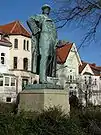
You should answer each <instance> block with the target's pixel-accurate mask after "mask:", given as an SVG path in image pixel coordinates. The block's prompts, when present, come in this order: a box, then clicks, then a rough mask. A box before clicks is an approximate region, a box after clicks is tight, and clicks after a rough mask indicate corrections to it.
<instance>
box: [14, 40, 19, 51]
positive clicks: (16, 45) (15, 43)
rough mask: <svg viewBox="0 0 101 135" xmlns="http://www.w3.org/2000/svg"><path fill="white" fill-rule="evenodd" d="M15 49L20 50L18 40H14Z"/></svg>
mask: <svg viewBox="0 0 101 135" xmlns="http://www.w3.org/2000/svg"><path fill="white" fill-rule="evenodd" d="M14 48H15V49H18V39H15V40H14Z"/></svg>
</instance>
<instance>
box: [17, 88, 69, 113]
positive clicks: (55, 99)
mask: <svg viewBox="0 0 101 135" xmlns="http://www.w3.org/2000/svg"><path fill="white" fill-rule="evenodd" d="M54 106H60V107H61V108H62V110H63V111H64V112H65V113H69V111H70V106H69V97H68V93H67V91H65V90H63V89H62V90H60V89H59V90H58V89H40V90H38V89H34V90H24V91H22V92H20V94H19V106H18V108H19V111H22V110H23V111H25V112H28V111H31V112H36V111H37V112H41V111H42V110H44V109H47V108H49V107H54Z"/></svg>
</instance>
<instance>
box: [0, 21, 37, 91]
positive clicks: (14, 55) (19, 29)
mask: <svg viewBox="0 0 101 135" xmlns="http://www.w3.org/2000/svg"><path fill="white" fill-rule="evenodd" d="M0 30H2V31H3V32H5V33H7V35H8V37H7V36H6V37H5V38H6V39H8V40H9V41H10V42H11V43H12V47H11V48H10V50H9V51H10V61H9V63H10V67H9V71H10V72H11V73H12V74H14V75H15V76H16V77H17V78H18V88H17V91H18V92H20V91H22V88H23V86H24V85H26V84H28V83H33V81H34V79H35V74H34V73H32V72H31V71H32V70H31V66H32V65H31V64H32V62H31V61H32V51H31V50H32V46H31V35H30V33H29V32H28V31H27V30H26V29H25V28H24V26H23V25H22V24H21V23H20V22H19V21H15V22H12V23H9V24H6V25H2V26H0Z"/></svg>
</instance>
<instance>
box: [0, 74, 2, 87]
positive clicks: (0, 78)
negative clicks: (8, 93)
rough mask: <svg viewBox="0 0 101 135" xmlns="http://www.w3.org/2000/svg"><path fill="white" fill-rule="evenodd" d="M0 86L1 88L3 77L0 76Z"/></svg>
mask: <svg viewBox="0 0 101 135" xmlns="http://www.w3.org/2000/svg"><path fill="white" fill-rule="evenodd" d="M0 86H3V76H0Z"/></svg>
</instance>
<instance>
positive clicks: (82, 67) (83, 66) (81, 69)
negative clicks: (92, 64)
mask: <svg viewBox="0 0 101 135" xmlns="http://www.w3.org/2000/svg"><path fill="white" fill-rule="evenodd" d="M86 65H87V63H85V62H83V61H82V65H80V66H79V73H81V72H82V71H83V69H84V68H85V67H86Z"/></svg>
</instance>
